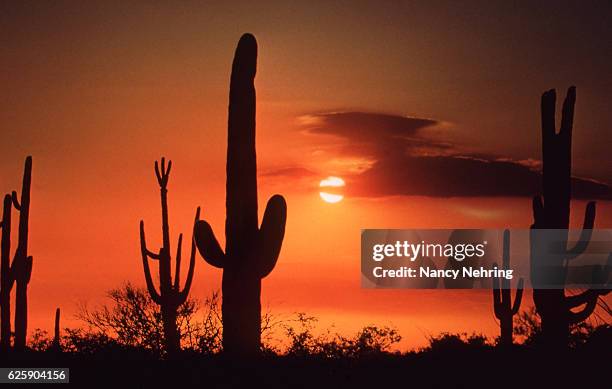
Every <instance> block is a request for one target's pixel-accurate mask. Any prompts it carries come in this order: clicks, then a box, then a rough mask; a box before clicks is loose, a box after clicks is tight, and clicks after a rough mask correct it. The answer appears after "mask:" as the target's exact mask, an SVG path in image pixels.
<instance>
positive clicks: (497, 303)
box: [493, 230, 524, 346]
mask: <svg viewBox="0 0 612 389" xmlns="http://www.w3.org/2000/svg"><path fill="white" fill-rule="evenodd" d="M495 266H496V267H497V264H495ZM502 268H503V269H504V270H508V269H509V268H510V231H508V230H505V231H504V252H503V256H502ZM523 283H524V280H523V279H522V278H521V279H519V281H518V285H517V287H516V295H515V296H514V304H512V301H511V299H512V296H511V293H510V292H511V290H510V280H508V279H506V278H505V277H502V278H501V288H500V280H499V279H497V277H493V307H494V311H495V317H497V319H498V320H499V328H500V330H501V334H500V344H501V345H504V346H507V345H511V344H512V329H513V326H512V317H513V316H514V315H516V314H517V313H518V310H519V307H520V306H521V300H522V298H523Z"/></svg>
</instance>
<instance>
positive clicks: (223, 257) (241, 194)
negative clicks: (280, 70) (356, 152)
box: [195, 34, 287, 357]
mask: <svg viewBox="0 0 612 389" xmlns="http://www.w3.org/2000/svg"><path fill="white" fill-rule="evenodd" d="M256 68H257V42H256V40H255V37H254V36H253V35H251V34H244V35H243V36H242V37H241V38H240V41H239V42H238V46H237V48H236V52H235V55H234V61H233V63H232V74H231V80H230V93H229V117H228V134H227V182H226V191H227V192H226V204H225V205H226V212H227V214H226V221H225V237H226V246H225V252H223V250H222V249H221V247H220V245H219V243H218V241H217V239H216V237H215V236H214V233H213V231H212V228H211V227H210V225H209V224H208V223H207V222H206V221H201V222H199V223H196V226H195V239H196V243H197V246H198V249H199V251H200V253H201V254H202V256H203V257H204V259H205V260H206V261H207V262H208V263H210V264H211V265H213V266H215V267H219V268H222V269H223V283H222V293H223V302H222V314H223V351H224V352H225V353H226V354H228V355H231V356H239V357H243V356H255V355H258V354H259V352H260V348H261V300H260V297H261V279H262V278H264V277H265V276H267V275H268V274H269V273H270V272H271V271H272V270H273V269H274V266H275V265H276V261H277V259H278V255H279V254H280V249H281V245H282V241H283V237H284V234H285V221H286V216H287V206H286V203H285V200H284V198H283V197H282V196H279V195H275V196H272V198H270V200H269V201H268V204H267V206H266V210H265V212H264V216H263V219H262V222H261V226H260V227H258V215H257V163H256V152H255V109H256V103H255V85H254V79H255V73H256Z"/></svg>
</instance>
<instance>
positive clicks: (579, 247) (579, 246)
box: [567, 201, 595, 259]
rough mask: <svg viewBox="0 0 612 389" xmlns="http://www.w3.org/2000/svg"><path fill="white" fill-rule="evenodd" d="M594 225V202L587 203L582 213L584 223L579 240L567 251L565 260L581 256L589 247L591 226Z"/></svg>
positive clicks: (591, 232)
mask: <svg viewBox="0 0 612 389" xmlns="http://www.w3.org/2000/svg"><path fill="white" fill-rule="evenodd" d="M594 224H595V201H589V203H588V204H587V207H586V210H585V211H584V223H583V226H582V231H581V232H580V238H579V240H578V242H576V245H575V246H574V247H573V248H571V249H570V250H568V252H567V259H574V258H576V257H577V256H579V255H581V254H582V253H583V252H584V251H585V250H586V248H587V246H588V245H589V242H590V241H591V235H592V234H593V225H594Z"/></svg>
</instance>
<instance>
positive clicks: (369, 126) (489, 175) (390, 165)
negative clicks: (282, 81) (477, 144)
mask: <svg viewBox="0 0 612 389" xmlns="http://www.w3.org/2000/svg"><path fill="white" fill-rule="evenodd" d="M300 121H301V123H302V124H303V126H304V127H305V132H306V133H307V134H309V135H318V136H324V137H325V136H326V137H331V138H327V139H325V138H321V143H323V144H325V145H326V147H328V148H329V147H330V145H331V146H333V148H334V152H335V153H336V154H337V155H336V158H338V157H340V158H349V159H350V158H353V159H356V158H357V159H359V158H360V159H366V160H369V161H372V163H371V164H370V165H369V166H368V168H367V169H365V170H362V171H359V172H357V173H355V172H352V173H351V172H349V173H348V174H347V176H346V177H345V179H346V180H347V183H348V185H347V194H349V195H353V196H359V197H382V196H394V195H419V196H434V197H453V196H533V195H534V194H537V193H541V184H540V182H541V176H540V173H539V171H538V170H539V168H540V163H539V161H537V160H532V159H527V160H519V161H515V160H511V159H509V158H504V157H500V156H495V155H484V154H479V153H476V152H474V151H470V150H468V149H466V148H465V147H464V146H462V145H459V144H458V143H456V142H451V141H449V137H448V134H444V131H439V127H441V125H442V124H443V123H442V122H440V121H437V120H433V119H422V118H413V117H404V116H398V115H389V114H380V113H367V112H332V113H320V114H311V115H305V116H302V117H301V118H300ZM292 169H296V168H295V167H293V168H292ZM304 169H305V168H304ZM305 170H308V169H305ZM298 171H299V170H295V172H298ZM572 190H573V195H574V197H575V198H588V199H611V198H612V191H611V188H610V186H609V185H607V184H604V183H601V182H597V181H594V180H590V179H583V178H576V177H574V178H573V179H572Z"/></svg>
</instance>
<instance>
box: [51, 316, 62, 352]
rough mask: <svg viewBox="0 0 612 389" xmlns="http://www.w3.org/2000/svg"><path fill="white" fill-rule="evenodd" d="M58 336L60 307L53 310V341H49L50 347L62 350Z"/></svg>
mask: <svg viewBox="0 0 612 389" xmlns="http://www.w3.org/2000/svg"><path fill="white" fill-rule="evenodd" d="M60 340H61V336H60V309H59V308H57V309H56V310H55V326H54V331H53V343H51V349H52V350H54V351H62V345H61V342H60Z"/></svg>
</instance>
